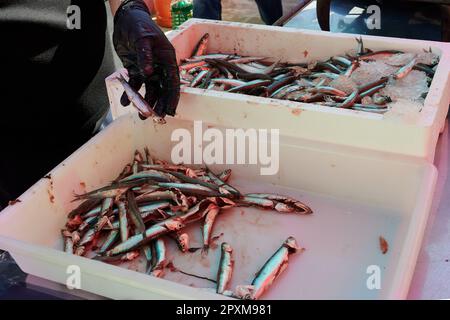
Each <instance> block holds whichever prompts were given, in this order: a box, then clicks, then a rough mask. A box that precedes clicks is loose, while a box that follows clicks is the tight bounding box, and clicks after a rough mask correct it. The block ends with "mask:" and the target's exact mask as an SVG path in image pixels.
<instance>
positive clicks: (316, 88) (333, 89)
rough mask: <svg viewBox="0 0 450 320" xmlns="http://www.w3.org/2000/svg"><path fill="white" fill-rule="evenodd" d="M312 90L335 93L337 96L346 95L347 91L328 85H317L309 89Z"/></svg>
mask: <svg viewBox="0 0 450 320" xmlns="http://www.w3.org/2000/svg"><path fill="white" fill-rule="evenodd" d="M308 90H309V91H311V92H319V93H323V94H331V95H335V96H340V97H346V96H347V93H345V92H344V91H342V90H339V89H336V88H333V87H327V86H317V87H315V88H310V89H308Z"/></svg>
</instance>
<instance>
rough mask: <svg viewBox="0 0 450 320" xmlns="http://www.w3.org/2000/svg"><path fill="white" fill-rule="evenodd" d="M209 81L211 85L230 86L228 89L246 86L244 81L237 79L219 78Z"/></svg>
mask: <svg viewBox="0 0 450 320" xmlns="http://www.w3.org/2000/svg"><path fill="white" fill-rule="evenodd" d="M211 81H212V82H213V83H218V84H225V85H227V86H230V87H238V86H242V85H244V84H246V82H245V81H242V80H237V79H220V78H215V79H211Z"/></svg>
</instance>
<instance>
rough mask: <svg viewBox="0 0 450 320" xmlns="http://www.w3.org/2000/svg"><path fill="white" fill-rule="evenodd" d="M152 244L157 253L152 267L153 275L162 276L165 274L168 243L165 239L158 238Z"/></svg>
mask: <svg viewBox="0 0 450 320" xmlns="http://www.w3.org/2000/svg"><path fill="white" fill-rule="evenodd" d="M152 246H153V251H154V253H155V264H154V266H153V267H152V271H151V275H152V276H154V277H158V278H161V277H162V276H163V275H164V268H165V266H166V263H167V259H166V244H165V242H164V239H162V238H158V239H156V240H154V241H153V242H152Z"/></svg>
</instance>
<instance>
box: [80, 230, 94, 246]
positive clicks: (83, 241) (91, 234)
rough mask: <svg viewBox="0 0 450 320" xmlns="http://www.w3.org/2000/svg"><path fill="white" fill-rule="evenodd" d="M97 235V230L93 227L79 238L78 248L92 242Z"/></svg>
mask: <svg viewBox="0 0 450 320" xmlns="http://www.w3.org/2000/svg"><path fill="white" fill-rule="evenodd" d="M96 234H97V229H96V228H95V227H92V228H90V229H89V230H88V231H87V232H86V233H85V234H84V235H83V237H82V238H81V240H80V243H79V244H78V245H79V246H85V245H86V244H88V243H90V242H92V240H94V237H95V235H96Z"/></svg>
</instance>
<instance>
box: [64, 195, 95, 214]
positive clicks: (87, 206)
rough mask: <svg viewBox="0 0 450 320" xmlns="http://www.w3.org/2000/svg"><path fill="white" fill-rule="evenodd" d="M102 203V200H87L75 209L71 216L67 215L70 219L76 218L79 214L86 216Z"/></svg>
mask: <svg viewBox="0 0 450 320" xmlns="http://www.w3.org/2000/svg"><path fill="white" fill-rule="evenodd" d="M101 202H102V199H95V198H94V199H87V200H86V201H84V202H82V203H81V204H80V205H79V206H78V207H76V208H75V209H73V210H72V211H70V212H69V214H68V215H67V217H68V218H69V219H71V218H73V217H75V216H76V215H79V214H84V213H86V212H87V211H89V210H93V209H94V208H96V207H98V206H99V205H100V203H101Z"/></svg>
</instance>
